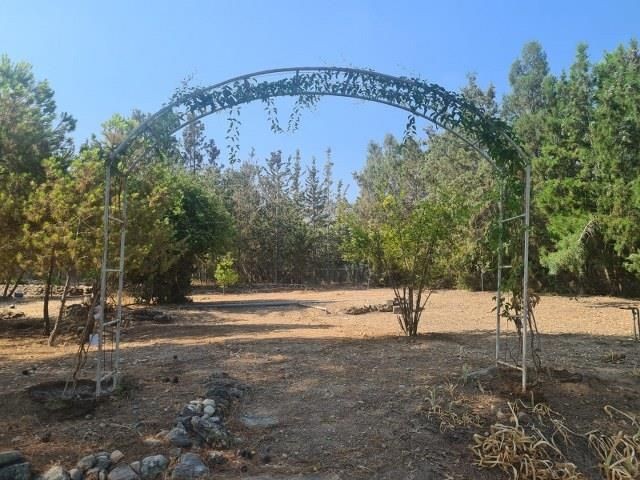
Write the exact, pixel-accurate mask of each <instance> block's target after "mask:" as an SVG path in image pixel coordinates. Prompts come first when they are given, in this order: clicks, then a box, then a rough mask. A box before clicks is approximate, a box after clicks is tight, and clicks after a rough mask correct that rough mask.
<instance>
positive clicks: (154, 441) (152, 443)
mask: <svg viewBox="0 0 640 480" xmlns="http://www.w3.org/2000/svg"><path fill="white" fill-rule="evenodd" d="M167 433H168V432H167ZM165 435H166V434H165ZM142 443H143V444H145V445H146V446H147V447H154V448H156V447H160V446H162V440H160V439H158V438H153V437H147V438H145V439H144V440H142Z"/></svg>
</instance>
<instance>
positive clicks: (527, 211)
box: [522, 161, 533, 392]
mask: <svg viewBox="0 0 640 480" xmlns="http://www.w3.org/2000/svg"><path fill="white" fill-rule="evenodd" d="M530 216H531V161H527V165H526V166H525V181H524V247H523V252H522V263H523V265H522V266H523V271H522V391H523V392H526V391H527V336H528V335H527V329H528V327H529V230H530V225H531V219H530ZM531 353H532V354H533V352H531Z"/></svg>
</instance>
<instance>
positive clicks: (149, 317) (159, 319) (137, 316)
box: [125, 308, 173, 323]
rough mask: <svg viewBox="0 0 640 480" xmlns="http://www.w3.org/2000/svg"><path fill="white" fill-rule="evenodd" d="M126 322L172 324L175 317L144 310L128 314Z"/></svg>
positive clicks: (158, 311)
mask: <svg viewBox="0 0 640 480" xmlns="http://www.w3.org/2000/svg"><path fill="white" fill-rule="evenodd" d="M125 320H127V322H129V321H131V320H133V321H135V322H152V323H171V322H173V317H171V315H169V314H167V313H165V312H161V311H160V310H152V309H148V308H144V309H136V310H131V311H128V312H126V314H125Z"/></svg>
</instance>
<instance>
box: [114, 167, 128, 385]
mask: <svg viewBox="0 0 640 480" xmlns="http://www.w3.org/2000/svg"><path fill="white" fill-rule="evenodd" d="M126 234H127V177H126V176H125V177H123V178H122V211H121V212H120V261H119V265H118V270H119V272H118V307H117V310H116V345H115V353H114V361H115V367H114V372H113V388H114V390H115V388H116V386H117V385H118V381H119V380H120V379H119V376H120V329H121V328H122V290H123V289H124V253H125V239H126V238H125V237H126Z"/></svg>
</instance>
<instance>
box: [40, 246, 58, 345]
mask: <svg viewBox="0 0 640 480" xmlns="http://www.w3.org/2000/svg"><path fill="white" fill-rule="evenodd" d="M55 264H56V257H55V252H54V251H52V252H51V256H50V257H49V271H48V272H47V281H46V283H45V286H44V304H43V306H42V317H43V320H44V335H47V336H48V335H49V334H50V333H51V324H50V320H49V297H50V296H51V280H52V278H53V268H54V266H55Z"/></svg>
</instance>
